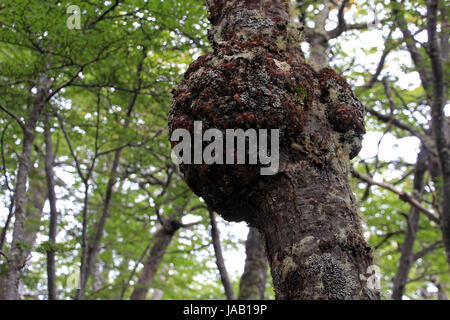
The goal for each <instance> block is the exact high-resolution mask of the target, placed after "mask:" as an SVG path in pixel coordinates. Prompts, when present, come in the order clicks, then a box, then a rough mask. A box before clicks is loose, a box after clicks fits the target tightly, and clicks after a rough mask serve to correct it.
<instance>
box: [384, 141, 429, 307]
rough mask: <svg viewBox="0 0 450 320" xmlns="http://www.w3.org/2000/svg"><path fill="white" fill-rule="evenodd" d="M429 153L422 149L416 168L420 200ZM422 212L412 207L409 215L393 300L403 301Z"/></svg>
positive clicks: (415, 179)
mask: <svg viewBox="0 0 450 320" xmlns="http://www.w3.org/2000/svg"><path fill="white" fill-rule="evenodd" d="M426 164H427V152H426V151H425V149H424V148H422V150H421V152H420V153H419V155H418V156H417V162H416V167H415V169H414V187H413V190H414V193H415V196H417V198H420V196H421V194H422V190H423V184H424V175H425V171H426V169H427V166H426ZM419 217H420V211H419V209H417V208H416V207H414V206H411V209H410V210H409V215H408V221H407V228H406V232H405V238H404V240H403V243H402V246H401V256H400V262H399V266H398V268H397V274H396V276H395V278H394V281H393V289H392V299H396V300H401V299H402V296H403V293H404V292H405V286H406V283H407V281H408V275H409V270H410V269H411V266H412V264H413V262H414V260H413V254H414V242H415V241H416V235H417V229H418V227H419Z"/></svg>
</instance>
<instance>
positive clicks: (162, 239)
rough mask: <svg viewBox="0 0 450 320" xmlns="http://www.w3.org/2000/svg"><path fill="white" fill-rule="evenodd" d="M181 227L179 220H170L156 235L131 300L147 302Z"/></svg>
mask: <svg viewBox="0 0 450 320" xmlns="http://www.w3.org/2000/svg"><path fill="white" fill-rule="evenodd" d="M180 227H181V225H180V223H179V222H178V221H177V220H175V219H174V220H170V219H169V220H168V221H167V222H166V223H164V225H163V226H162V227H161V229H159V231H158V232H157V233H156V234H155V236H154V244H153V247H152V249H151V251H150V254H149V255H148V258H147V260H146V261H145V264H144V269H143V270H142V272H141V274H140V275H139V280H138V282H137V284H136V285H135V288H134V290H133V292H132V293H131V297H130V300H145V298H146V296H147V293H148V290H149V289H150V287H151V285H152V283H153V279H154V278H155V275H156V272H157V271H158V267H159V265H160V264H161V261H162V260H163V258H164V254H165V253H166V250H167V247H168V246H169V244H170V242H171V241H172V238H173V236H174V235H175V233H176V232H177V230H178V229H179V228H180Z"/></svg>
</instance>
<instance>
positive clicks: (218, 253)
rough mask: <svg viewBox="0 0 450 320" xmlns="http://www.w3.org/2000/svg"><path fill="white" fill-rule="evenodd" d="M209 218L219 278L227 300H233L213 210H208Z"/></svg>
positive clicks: (231, 287)
mask: <svg viewBox="0 0 450 320" xmlns="http://www.w3.org/2000/svg"><path fill="white" fill-rule="evenodd" d="M209 218H210V222H211V238H212V243H213V247H214V254H215V256H216V264H217V269H219V274H220V280H221V281H222V285H223V289H224V291H225V296H226V297H227V299H228V300H234V291H233V286H232V285H231V281H230V278H229V277H228V272H227V268H226V267H225V261H224V259H223V254H222V247H221V245H220V233H219V229H218V228H217V222H216V216H215V214H214V212H213V211H209Z"/></svg>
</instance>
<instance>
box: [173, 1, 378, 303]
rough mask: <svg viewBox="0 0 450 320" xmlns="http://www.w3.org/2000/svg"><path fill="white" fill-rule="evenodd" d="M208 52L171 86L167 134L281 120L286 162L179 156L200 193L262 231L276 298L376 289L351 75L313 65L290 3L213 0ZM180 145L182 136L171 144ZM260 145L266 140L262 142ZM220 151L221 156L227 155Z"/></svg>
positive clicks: (359, 114) (348, 295)
mask: <svg viewBox="0 0 450 320" xmlns="http://www.w3.org/2000/svg"><path fill="white" fill-rule="evenodd" d="M208 5H209V10H210V16H209V19H210V21H211V23H212V25H213V28H212V30H211V31H210V33H209V38H210V41H211V43H212V47H213V52H210V53H208V54H206V55H204V56H202V57H200V58H199V59H197V61H195V62H194V63H193V64H191V65H190V67H189V69H188V70H187V71H186V74H185V79H184V81H183V82H182V83H181V84H180V86H179V88H178V89H177V91H176V92H175V95H174V103H173V106H172V108H171V110H170V114H169V125H170V129H171V132H173V131H174V130H176V129H186V130H188V131H190V132H191V133H192V132H193V131H194V129H193V128H194V121H202V124H203V129H204V130H207V129H210V128H215V129H219V130H221V131H222V132H223V131H225V130H226V129H228V128H242V129H262V128H266V129H279V146H280V148H279V150H272V151H271V152H273V153H275V154H276V153H277V151H279V160H280V163H279V165H280V166H279V170H278V171H277V173H276V174H275V175H272V176H263V175H260V173H259V172H260V171H259V169H260V168H261V167H263V163H259V164H258V165H231V166H230V165H221V164H213V165H208V164H187V163H183V164H181V165H180V168H181V171H182V172H183V173H184V176H185V180H186V182H187V183H188V185H189V186H190V187H191V188H192V189H193V191H194V192H195V193H196V194H198V195H200V196H202V197H203V199H204V200H205V201H206V202H207V204H208V205H209V206H210V207H211V208H212V209H213V210H215V211H217V212H218V213H220V214H221V215H222V216H223V217H224V218H225V219H227V220H232V221H242V220H244V221H247V222H248V223H250V225H252V226H256V227H257V228H258V230H259V231H260V232H261V233H262V234H263V235H264V239H265V244H266V251H267V257H268V260H269V264H270V266H271V273H272V278H273V282H274V290H275V294H276V298H277V299H378V298H379V294H378V292H377V291H376V290H375V289H373V288H371V287H370V286H368V285H367V283H366V280H365V279H367V278H368V276H367V275H366V272H367V269H368V267H369V266H370V265H371V264H372V257H371V249H370V248H369V247H368V246H367V244H366V242H365V240H364V237H363V235H362V230H361V226H360V221H359V217H358V213H357V211H356V206H355V203H354V201H355V200H354V197H353V194H352V192H351V190H350V187H349V183H348V179H347V175H348V172H349V167H350V159H351V158H353V157H354V156H355V155H356V154H357V153H358V152H359V150H360V148H361V139H362V134H363V133H364V132H365V129H364V122H363V121H364V119H363V117H364V109H363V106H362V105H361V103H360V102H359V100H358V99H357V98H356V97H355V96H354V94H353V92H352V90H351V88H350V86H349V85H348V84H347V82H346V81H345V79H343V78H342V77H341V76H339V75H337V74H336V73H335V72H334V71H332V70H331V69H328V68H325V69H322V70H320V71H316V70H314V69H313V68H312V67H310V66H309V65H308V64H306V63H305V61H304V56H303V53H302V52H301V50H300V39H299V35H300V30H301V27H300V26H298V25H296V24H295V23H294V22H293V21H292V20H291V19H290V11H291V9H290V7H289V1H282V0H270V1H267V0H266V1H263V0H258V1H248V0H233V1H223V0H210V1H208ZM174 144H175V143H174ZM258 151H260V150H258ZM224 158H225V157H224Z"/></svg>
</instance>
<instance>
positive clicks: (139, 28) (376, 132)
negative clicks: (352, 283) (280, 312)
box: [0, 0, 450, 300]
mask: <svg viewBox="0 0 450 320" xmlns="http://www.w3.org/2000/svg"><path fill="white" fill-rule="evenodd" d="M218 2H220V1H198V0H183V1H181V0H127V1H119V0H111V1H44V0H40V1H32V0H3V1H1V2H0V160H1V161H0V232H1V233H0V298H1V299H30V300H34V299H36V300H46V299H49V300H54V299H92V300H96V299H103V300H108V299H121V300H122V299H137V300H143V299H154V300H160V299H167V300H174V299H199V300H200V299H234V298H237V299H274V298H275V297H279V296H280V295H279V293H277V292H276V290H275V291H274V285H273V281H272V276H273V274H275V273H273V274H271V272H270V268H269V265H270V264H271V263H268V261H267V260H266V255H265V253H264V252H265V249H264V239H263V237H262V236H261V234H260V233H259V232H258V230H257V229H256V228H255V227H254V226H253V225H251V226H248V225H247V223H246V222H229V221H227V220H229V219H224V218H223V217H222V216H221V215H220V213H221V212H218V213H219V214H216V213H215V212H214V211H219V210H213V209H212V207H211V206H210V202H209V201H206V202H205V200H204V199H203V198H202V197H199V196H198V195H196V194H195V193H194V192H193V191H191V189H190V187H189V186H191V185H192V183H193V182H191V183H187V180H188V179H185V175H186V174H185V172H184V171H182V170H180V167H179V166H178V164H177V161H176V159H175V158H174V156H173V154H172V153H171V147H172V146H171V144H170V137H169V135H170V128H169V126H168V117H169V109H170V108H171V106H172V105H173V104H176V103H177V102H176V101H177V100H176V99H177V98H179V97H180V95H181V93H180V92H182V89H179V91H177V88H179V86H180V83H184V82H183V80H185V79H187V78H188V75H189V72H191V73H195V72H196V70H197V69H195V68H196V64H195V63H198V62H194V61H196V60H197V59H199V57H202V56H203V57H205V55H206V54H208V52H216V51H213V49H214V50H216V49H217V48H216V47H214V48H213V46H216V45H217V46H219V45H218V44H217V43H216V42H215V41H216V40H214V39H217V37H215V36H214V35H213V34H212V32H211V31H209V36H208V29H211V25H212V24H215V23H216V22H217V21H218V20H219V18H218V17H216V16H214V15H213V14H211V11H212V10H217V9H218V8H217V7H214V5H213V4H211V3H218ZM237 2H239V1H237ZM269 2H270V1H269ZM273 2H274V3H278V2H279V3H281V2H283V3H286V4H288V5H289V6H288V7H289V9H288V11H289V15H290V19H291V20H292V21H294V22H295V23H296V24H298V25H299V26H301V27H300V28H299V29H298V30H295V33H296V35H297V34H298V39H299V40H298V42H295V43H294V45H293V47H292V48H293V49H292V50H293V52H294V51H295V52H297V51H296V50H298V51H299V52H300V49H301V51H302V52H303V54H304V59H305V62H306V63H307V64H308V65H309V66H310V69H311V70H314V71H308V72H311V73H314V74H315V73H317V74H325V72H324V71H322V73H320V71H319V70H330V69H328V67H329V68H331V69H332V70H334V71H335V72H336V74H339V75H341V76H342V77H344V78H345V79H346V81H347V83H348V85H349V87H348V88H350V87H351V89H352V92H353V93H354V95H355V97H357V99H359V101H360V104H361V106H363V107H364V110H365V111H364V122H365V130H364V131H365V134H364V138H363V140H362V148H361V150H360V151H359V149H358V150H357V151H356V154H357V153H358V152H359V155H357V156H356V154H354V156H356V157H353V154H352V156H351V158H353V159H352V160H351V168H349V172H348V173H349V183H350V187H351V190H352V191H353V193H354V194H353V196H352V197H353V200H354V201H353V202H354V205H355V208H357V212H358V215H359V217H360V219H361V225H362V234H363V236H364V239H365V241H366V242H367V244H368V246H370V248H371V250H372V256H373V264H372V265H370V269H368V270H365V271H367V273H366V274H365V277H366V278H365V279H364V281H365V280H367V278H368V280H367V281H368V282H367V283H370V284H371V285H372V286H373V288H374V289H376V290H379V291H380V293H381V295H380V296H381V299H413V300H418V299H439V300H447V299H448V295H449V294H450V272H449V264H450V126H449V125H450V118H449V117H450V107H449V102H448V97H447V93H448V85H447V84H448V80H449V74H450V73H449V72H450V63H449V50H450V46H449V32H450V31H449V30H450V28H449V22H448V18H449V13H450V12H449V10H450V5H449V2H448V1H447V0H440V1H438V0H419V1H412V0H402V1H390V0H367V1H363V0H324V1H309V0H298V1H294V0H293V1H278V0H277V1H273ZM207 3H208V4H207ZM208 6H210V7H208ZM223 10H224V12H225V9H223ZM213 13H214V12H213ZM224 16H225V15H224ZM226 18H227V17H225V18H224V17H221V19H226ZM230 19H231V18H230ZM236 19H237V18H236ZM245 23H248V24H249V25H251V24H255V23H257V22H255V21H253V20H248V21H246V22H245ZM279 29H280V30H282V31H281V32H284V31H283V30H284V29H283V28H281V27H280V28H279ZM287 29H289V28H287ZM289 30H290V29H289ZM291 31H292V30H290V31H286V32H291ZM292 32H294V31H292ZM295 39H296V38H295ZM222 40H223V39H222ZM289 41H291V39H290V40H289ZM213 43H214V44H213ZM291 45H292V44H291ZM217 50H218V49H217ZM224 50H225V49H224ZM271 54H272V53H271ZM276 54H280V53H279V52H277V53H275V52H274V53H273V55H274V56H275V55H276ZM298 54H299V53H298ZM299 55H300V54H299ZM201 59H202V58H200V59H199V60H200V62H202V61H203V60H201ZM199 60H197V61H199ZM267 61H269V60H267ZM271 61H276V62H275V63H277V62H278V63H279V61H278V60H273V59H272V60H271ZM193 62H194V63H193ZM280 65H282V64H281V63H280ZM282 66H284V65H282ZM188 68H189V69H188ZM286 68H287V67H286ZM324 68H325V69H324ZM280 69H282V68H281V67H280ZM236 70H237V68H236ZM255 70H256V68H255ZM308 70H309V69H308ZM236 72H238V71H236ZM330 72H331V71H330ZM185 73H186V76H185ZM336 77H337V76H336ZM320 79H322V78H320ZM339 79H340V78H339ZM186 81H187V80H186ZM199 81H202V79H200V80H199ZM205 81H206V80H205ZM280 81H281V80H280ZM336 81H337V80H336ZM227 85H229V84H226V85H225V86H227ZM192 86H194V85H192ZM269 87H270V86H269ZM189 88H191V87H189ZM313 89H314V88H313ZM220 90H221V89H220V88H214V90H213V91H215V92H218V91H220ZM296 90H297V91H296V94H297V96H300V97H301V99H300V98H299V100H302V103H303V101H305V104H307V103H308V102H307V100H308V95H309V94H310V92H309V91H308V90H309V88H307V87H306V86H305V88H303V87H301V88H300V90H299V89H298V88H297V89H296ZM311 90H312V89H311ZM348 90H350V89H348ZM232 96H233V95H232ZM273 96H275V89H273ZM174 97H175V100H174ZM242 97H243V95H241V100H242V99H243V98H242ZM184 98H185V97H184ZM184 98H183V99H184ZM238 98H239V96H238ZM238 98H235V99H236V101H237V102H236V104H237V103H238V102H240V101H241V100H239V99H238ZM199 99H200V98H199ZM205 99H206V98H205ZM208 99H209V98H208ZM330 99H331V98H330ZM355 99H356V98H355ZM238 100H239V101H238ZM174 101H175V102H174ZM178 101H179V100H178ZM188 102H189V103H191V102H192V101H190V100H189V101H188ZM183 103H184V102H183ZM355 117H356V116H355ZM286 118H289V121H290V122H289V126H291V127H292V126H293V125H292V124H293V123H295V121H294V120H295V119H294V118H292V117H286ZM242 119H243V120H242V123H249V122H251V121H253V120H252V118H251V116H249V115H247V117H245V116H244V117H243V118H242ZM345 119H346V118H345V117H344V116H342V117H341V118H338V120H339V121H342V122H344V121H345ZM300 120H301V119H300ZM300 120H299V122H300ZM353 120H354V118H352V121H353ZM354 121H356V120H354ZM255 122H256V121H255ZM353 129H354V128H353ZM336 130H339V127H338V129H336ZM354 130H355V131H356V130H357V129H354ZM288 133H289V134H291V132H288ZM357 133H358V135H361V136H362V129H361V132H359V131H358V132H357ZM293 134H296V132H293V133H292V135H293ZM311 143H312V144H313V145H315V146H316V145H317V144H318V142H317V141H312V142H311ZM305 145H306V143H305ZM297 147H298V148H300V149H301V150H303V149H302V148H303V145H300V146H297ZM195 174H196V175H197V173H195ZM200 175H201V173H198V177H200ZM195 179H197V176H195V178H194V180H195ZM198 179H200V178H198ZM198 181H201V180H196V182H198ZM188 185H189V186H188ZM233 199H234V198H233ZM224 217H225V218H226V216H224ZM247 222H248V221H247ZM336 236H337V237H339V236H342V237H347V238H349V236H348V234H347V235H336ZM364 239H363V240H364ZM346 241H347V240H346ZM272 272H274V271H273V270H272ZM284 277H285V276H284V275H283V278H284ZM362 277H364V275H363V276H362ZM274 279H275V282H277V281H278V280H277V279H278V278H277V275H276V277H274ZM358 281H359V279H358ZM345 288H347V287H345ZM347 289H348V288H347ZM371 289H372V288H371ZM332 297H334V296H332ZM336 297H338V298H339V297H340V296H339V295H337V296H336Z"/></svg>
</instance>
